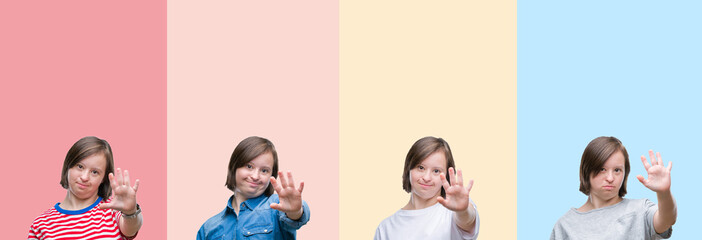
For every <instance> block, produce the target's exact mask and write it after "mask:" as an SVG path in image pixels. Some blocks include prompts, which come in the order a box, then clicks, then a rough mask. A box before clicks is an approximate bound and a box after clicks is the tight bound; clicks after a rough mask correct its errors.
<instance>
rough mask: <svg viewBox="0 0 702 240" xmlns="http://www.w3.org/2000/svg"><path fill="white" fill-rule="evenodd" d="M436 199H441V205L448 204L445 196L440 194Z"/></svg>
mask: <svg viewBox="0 0 702 240" xmlns="http://www.w3.org/2000/svg"><path fill="white" fill-rule="evenodd" d="M436 200H437V201H439V203H441V205H444V206H446V199H444V198H443V197H441V196H438V197H436Z"/></svg>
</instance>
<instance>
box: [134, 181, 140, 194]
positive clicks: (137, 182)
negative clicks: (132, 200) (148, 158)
mask: <svg viewBox="0 0 702 240" xmlns="http://www.w3.org/2000/svg"><path fill="white" fill-rule="evenodd" d="M137 190H139V179H137V180H136V181H134V192H136V191H137Z"/></svg>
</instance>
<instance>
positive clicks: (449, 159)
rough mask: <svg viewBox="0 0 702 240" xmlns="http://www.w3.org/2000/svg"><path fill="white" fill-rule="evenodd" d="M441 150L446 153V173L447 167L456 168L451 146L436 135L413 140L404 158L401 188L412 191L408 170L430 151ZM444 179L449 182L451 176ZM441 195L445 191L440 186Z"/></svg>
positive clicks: (430, 152)
mask: <svg viewBox="0 0 702 240" xmlns="http://www.w3.org/2000/svg"><path fill="white" fill-rule="evenodd" d="M439 151H441V152H443V153H444V154H445V155H446V169H445V170H444V172H445V173H446V174H448V169H449V168H454V169H456V164H455V163H454V162H453V155H452V154H451V147H449V144H448V143H447V142H446V141H445V140H444V139H442V138H437V137H423V138H422V139H419V140H417V141H416V142H414V144H413V145H412V147H411V148H410V150H409V152H407V157H406V158H405V168H404V170H403V172H402V189H404V190H405V192H408V193H409V192H410V191H412V185H411V183H410V181H411V179H410V170H412V169H414V168H415V167H417V166H418V165H419V164H420V163H422V161H424V159H426V158H427V157H429V155H431V154H432V153H435V152H439ZM446 180H447V181H449V184H450V183H451V178H450V177H449V176H446ZM441 197H446V191H445V190H444V188H443V187H441Z"/></svg>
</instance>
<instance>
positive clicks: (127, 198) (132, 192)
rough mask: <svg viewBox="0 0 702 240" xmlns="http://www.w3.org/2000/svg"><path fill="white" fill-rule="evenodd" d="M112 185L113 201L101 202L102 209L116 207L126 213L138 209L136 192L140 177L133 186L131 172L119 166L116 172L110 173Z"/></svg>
mask: <svg viewBox="0 0 702 240" xmlns="http://www.w3.org/2000/svg"><path fill="white" fill-rule="evenodd" d="M108 177H109V179H110V186H111V187H112V195H113V197H112V201H110V202H108V203H103V204H100V207H99V208H100V209H108V208H109V209H114V210H117V211H120V212H122V213H124V214H133V213H135V212H136V211H137V208H136V192H137V189H139V179H137V180H136V181H134V186H133V187H132V186H131V182H130V180H129V172H128V171H127V170H124V174H122V169H119V168H117V171H115V173H114V174H113V173H110V174H109V176H108Z"/></svg>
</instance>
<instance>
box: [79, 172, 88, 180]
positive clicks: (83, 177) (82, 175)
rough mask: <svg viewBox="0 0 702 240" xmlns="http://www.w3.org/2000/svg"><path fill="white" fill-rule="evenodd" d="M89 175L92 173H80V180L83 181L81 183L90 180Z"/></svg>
mask: <svg viewBox="0 0 702 240" xmlns="http://www.w3.org/2000/svg"><path fill="white" fill-rule="evenodd" d="M89 173H90V171H83V172H81V173H80V180H81V181H84V182H85V181H88V180H89V178H90V175H89Z"/></svg>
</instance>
